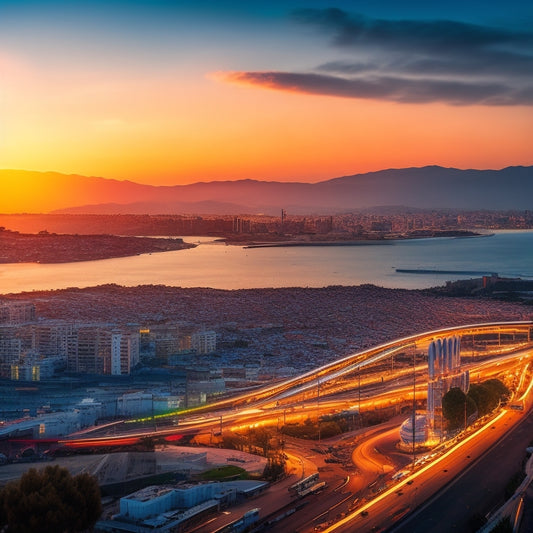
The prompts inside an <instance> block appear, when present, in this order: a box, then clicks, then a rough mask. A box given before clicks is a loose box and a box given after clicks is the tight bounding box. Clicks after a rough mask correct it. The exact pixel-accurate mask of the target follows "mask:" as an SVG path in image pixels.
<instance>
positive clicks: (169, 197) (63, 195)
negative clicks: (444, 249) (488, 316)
mask: <svg viewBox="0 0 533 533" xmlns="http://www.w3.org/2000/svg"><path fill="white" fill-rule="evenodd" d="M0 182H1V183H2V195H1V198H0V212H3V213H13V212H27V213H39V212H40V213H46V212H56V213H72V214H75V213H78V214H79V213H84V214H141V213H142V214H259V213H263V214H279V212H280V210H281V209H285V210H286V211H287V212H288V213H289V214H334V213H340V212H349V211H351V210H359V209H364V208H369V207H374V206H406V207H411V208H420V209H433V208H435V209H438V208H452V209H453V208H456V209H465V210H469V209H472V210H477V209H489V210H507V209H517V210H526V209H533V166H529V167H522V166H514V167H507V168H504V169H501V170H460V169H455V168H444V167H440V166H426V167H420V168H418V167H417V168H403V169H388V170H381V171H377V172H369V173H366V174H356V175H352V176H344V177H340V178H334V179H331V180H326V181H321V182H318V183H299V182H276V181H259V180H251V179H246V180H238V181H213V182H199V183H193V184H189V185H175V186H154V185H143V184H139V183H134V182H132V181H119V180H114V179H105V178H96V177H86V176H79V175H65V174H59V173H55V172H34V171H23V170H0Z"/></svg>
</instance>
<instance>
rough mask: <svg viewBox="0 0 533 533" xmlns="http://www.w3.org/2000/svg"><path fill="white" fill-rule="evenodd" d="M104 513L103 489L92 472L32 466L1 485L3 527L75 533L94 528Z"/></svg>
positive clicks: (22, 532) (24, 532)
mask: <svg viewBox="0 0 533 533" xmlns="http://www.w3.org/2000/svg"><path fill="white" fill-rule="evenodd" d="M101 513H102V503H101V498H100V489H99V487H98V483H97V481H96V479H95V478H94V477H92V476H91V475H89V474H78V475H76V476H71V475H70V473H69V471H68V470H67V469H66V468H61V467H59V466H47V467H46V468H44V469H43V470H36V469H35V468H30V470H28V471H27V472H26V473H25V474H23V475H22V477H21V478H20V479H19V480H18V481H11V482H10V483H8V484H7V485H6V486H5V487H3V488H2V489H0V531H9V533H28V532H32V533H57V532H63V533H75V532H81V531H87V530H90V529H92V527H93V526H94V524H95V523H96V521H97V520H98V519H99V518H100V515H101Z"/></svg>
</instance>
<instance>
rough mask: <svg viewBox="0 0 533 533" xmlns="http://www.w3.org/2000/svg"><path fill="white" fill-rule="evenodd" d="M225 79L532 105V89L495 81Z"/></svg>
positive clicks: (422, 99)
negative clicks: (514, 87)
mask: <svg viewBox="0 0 533 533" xmlns="http://www.w3.org/2000/svg"><path fill="white" fill-rule="evenodd" d="M226 79H228V80H229V81H233V82H237V83H249V84H252V85H259V86H262V87H267V88H271V89H280V90H286V91H294V92H301V93H307V94H322V95H331V96H341V97H344V98H372V99H380V100H390V101H394V102H402V103H428V102H444V103H447V104H451V105H474V104H480V105H517V104H523V105H533V91H532V90H531V89H528V90H522V91H517V90H516V89H513V88H512V87H509V86H506V85H504V84H500V83H496V82H485V83H480V82H478V83H469V82H463V81H449V80H439V79H430V78H426V79H407V78H398V77H391V76H372V77H366V78H343V77H338V76H328V75H324V74H318V73H291V72H231V73H228V74H227V75H226Z"/></svg>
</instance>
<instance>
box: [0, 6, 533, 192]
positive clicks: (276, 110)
mask: <svg viewBox="0 0 533 533" xmlns="http://www.w3.org/2000/svg"><path fill="white" fill-rule="evenodd" d="M532 27H533V6H532V5H531V4H529V3H526V2H520V1H517V0H511V1H510V2H506V3H505V4H502V3H501V2H483V3H481V2H479V1H474V2H469V3H468V5H464V3H460V2H458V1H455V0H451V1H449V2H446V3H445V4H438V5H436V4H433V3H428V2H419V1H415V0H412V1H409V2H403V3H401V4H398V3H397V2H392V1H383V2H369V1H356V0H354V1H346V0H339V1H337V2H335V3H331V2H325V1H318V0H308V1H306V2H304V3H301V2H297V1H294V0H293V1H289V2H281V1H278V0H274V1H269V2H263V1H258V2H252V3H250V2H235V1H234V2H228V1H224V0H222V1H218V2H215V1H209V0H200V1H197V2H180V1H175V2H168V1H164V0H156V1H151V2H148V1H146V0H131V1H128V2H125V1H111V2H103V1H100V0H96V1H93V2H86V1H81V2H75V3H72V2H65V1H59V0H58V1H51V0H44V1H35V0H20V1H13V0H2V1H0V35H1V36H2V37H1V39H0V71H1V72H2V74H3V80H4V81H3V84H2V88H1V92H0V94H1V101H2V107H1V116H2V121H1V127H0V168H10V169H27V170H37V171H56V172H62V173H65V174H82V175H87V176H102V177H106V178H114V179H119V180H122V179H129V180H132V181H135V182H138V183H144V184H152V185H175V184H186V183H194V182H198V181H212V180H237V179H244V178H251V179H259V180H277V181H305V182H316V181H321V180H324V179H329V178H333V177H336V176H342V175H351V174H355V173H362V172H368V171H376V170H380V169H384V168H403V167H411V166H424V165H433V164H436V165H442V166H448V167H456V168H463V169H466V168H479V169H488V168H492V169H498V168H503V167H506V166H511V165H531V164H532V163H533V160H532V154H531V143H530V129H531V124H532V122H533V120H532V119H533V75H532V72H533V31H532V30H531V28H532ZM53 194H60V192H58V191H53Z"/></svg>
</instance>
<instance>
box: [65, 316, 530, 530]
mask: <svg viewBox="0 0 533 533" xmlns="http://www.w3.org/2000/svg"><path fill="white" fill-rule="evenodd" d="M532 328H533V323H531V322H527V323H524V322H519V323H503V324H502V323H495V324H489V325H481V324H477V325H471V326H465V327H458V328H447V329H445V330H439V331H433V332H426V333H423V334H420V335H414V336H411V337H408V338H405V339H400V340H397V341H393V342H390V343H387V344H384V345H381V346H378V347H375V348H372V349H370V350H365V351H363V352H360V353H357V354H353V355H351V356H348V357H345V358H343V359H341V360H339V361H336V362H334V363H330V364H327V365H324V366H322V367H320V368H318V369H315V370H314V371H311V372H307V373H305V374H303V375H302V376H299V377H297V378H292V379H289V380H286V381H284V382H280V383H276V384H273V385H269V386H267V387H264V388H262V389H260V390H255V391H252V392H249V393H246V394H242V395H241V396H239V397H237V398H232V399H226V400H223V401H220V402H216V403H214V404H211V405H209V406H205V407H202V408H201V409H196V410H192V411H191V412H190V413H181V414H180V415H176V414H174V415H173V416H174V417H175V416H180V420H179V425H178V426H177V427H172V426H171V427H168V426H166V427H159V428H155V427H154V425H153V422H152V425H151V426H149V427H144V428H142V427H139V426H138V425H136V424H128V425H122V426H116V427H114V428H105V429H104V430H103V432H104V433H105V432H106V431H107V434H103V435H102V434H98V432H95V433H94V434H90V433H86V434H84V435H76V436H75V437H74V438H72V439H65V441H64V442H65V443H67V442H68V441H70V444H71V445H72V444H75V445H79V446H83V445H87V444H91V443H95V442H101V443H107V444H110V443H112V442H114V441H115V439H129V438H142V437H144V436H168V437H169V438H172V436H173V435H176V434H177V433H178V434H186V433H187V432H198V431H201V432H205V433H209V432H213V433H215V432H220V431H221V430H223V431H237V432H238V431H245V430H246V429H247V428H249V427H255V426H257V425H266V426H270V427H276V426H278V425H279V424H280V421H281V420H283V421H284V423H285V422H291V421H296V420H303V419H305V418H307V417H310V418H314V419H316V417H317V416H318V415H325V414H329V413H333V412H338V411H342V410H345V409H349V410H352V412H357V411H359V409H360V411H361V413H363V412H365V411H366V412H368V411H374V410H376V409H379V408H381V407H385V406H389V407H390V406H394V405H395V404H396V405H397V406H398V409H399V408H400V407H404V408H405V407H409V405H412V401H413V393H414V394H415V395H416V398H417V399H418V401H419V402H424V400H425V390H426V387H427V379H428V374H427V356H426V355H425V354H426V353H427V345H428V344H429V342H431V340H433V339H435V338H439V337H440V338H442V337H444V336H447V335H461V336H463V338H468V337H470V338H471V346H470V351H466V355H465V358H464V368H468V369H469V370H470V373H471V377H472V380H473V381H476V380H478V379H479V380H483V379H487V378H488V377H491V376H503V375H507V376H509V378H513V379H515V378H514V377H513V376H514V375H518V374H519V369H521V368H523V367H524V366H525V365H526V364H527V362H528V361H527V360H528V358H529V357H530V350H531V347H532V342H531V341H532V337H533V335H532V334H531V330H532ZM465 344H466V343H465ZM413 369H414V372H413ZM516 380H518V377H517V378H516ZM517 384H518V382H517ZM522 419H523V415H522V414H521V413H517V412H513V411H510V410H509V411H503V412H502V414H501V415H500V416H499V417H498V418H497V419H496V420H494V421H492V422H491V423H490V424H489V425H488V426H487V427H486V428H485V429H483V430H479V431H478V432H477V433H473V434H472V435H471V436H469V437H468V438H467V439H466V440H464V441H463V442H462V443H457V446H456V447H455V448H454V449H453V450H452V451H449V452H446V453H444V454H441V455H439V456H437V457H435V458H434V461H433V464H431V465H430V464H428V465H425V466H423V467H421V469H419V470H418V471H417V472H415V473H414V474H413V475H412V476H409V477H407V476H404V477H402V478H401V479H400V480H397V481H395V482H394V483H392V482H391V479H390V478H391V477H392V474H393V471H394V468H397V466H396V465H394V463H392V462H389V461H388V458H386V457H384V456H383V455H382V454H379V453H377V454H376V453H375V450H374V449H375V448H376V447H377V446H376V445H374V444H372V442H374V441H372V440H371V441H369V442H368V443H366V444H365V445H364V446H363V447H361V448H358V450H357V451H356V452H355V453H356V454H359V455H356V463H357V464H360V465H366V466H364V468H363V467H362V470H364V471H365V472H370V474H369V475H368V478H364V481H363V482H362V483H363V485H364V483H365V482H367V480H370V479H371V478H372V479H374V478H375V476H376V475H378V478H380V477H382V478H383V483H382V484H380V486H378V487H373V490H374V488H376V489H377V490H378V493H377V494H374V493H372V494H366V496H367V497H370V498H372V497H373V496H376V497H373V498H372V499H371V500H369V501H363V500H360V501H358V502H357V503H356V506H357V509H355V510H353V511H351V512H350V511H349V508H350V507H352V508H353V507H354V502H353V499H351V498H352V497H353V496H354V492H355V491H356V490H360V488H359V489H357V488H356V484H354V481H353V480H351V481H350V483H348V484H347V486H346V487H343V488H342V489H339V490H337V489H336V488H335V487H336V485H335V486H333V487H332V486H329V487H328V489H327V490H326V491H325V492H324V494H323V495H321V497H320V498H317V497H316V496H313V497H312V498H314V499H315V500H316V505H313V508H312V509H313V512H312V514H311V515H310V517H308V518H307V519H306V520H304V521H303V522H302V521H301V520H300V519H299V518H298V517H297V516H296V515H295V516H294V517H293V518H292V519H291V520H288V519H287V520H288V522H287V523H288V524H289V523H290V524H291V526H290V527H291V528H293V530H296V529H298V530H299V531H308V530H309V531H311V530H312V529H314V525H315V524H316V522H317V520H320V519H321V518H322V517H325V518H326V520H325V522H326V523H330V524H329V525H327V526H326V529H325V531H328V532H333V531H335V532H348V531H349V532H353V531H366V530H368V531H370V530H371V529H372V528H377V529H379V530H383V529H386V528H390V527H392V526H393V525H394V524H395V523H398V522H399V520H400V519H401V518H402V517H403V516H405V515H407V514H408V513H411V512H412V511H413V510H414V509H415V508H417V507H419V506H420V505H421V503H422V502H425V501H426V500H428V499H429V498H431V497H432V495H433V494H435V493H436V492H437V491H439V490H440V489H441V488H442V487H443V486H445V485H447V484H449V483H450V481H451V480H452V479H453V478H455V477H457V476H459V475H460V474H461V472H463V471H464V470H465V469H466V468H468V467H470V466H471V465H472V464H473V463H474V462H475V461H476V460H477V458H478V457H480V456H481V455H483V453H485V451H486V450H487V449H488V448H489V447H490V446H491V445H493V444H494V443H495V442H497V441H498V439H500V438H502V437H503V436H504V435H505V434H506V433H507V432H509V431H510V430H511V428H512V427H514V426H515V425H516V424H517V423H518V422H519V421H520V420H522ZM392 431H397V430H391V428H389V433H388V434H386V435H382V436H381V437H380V442H382V441H383V439H384V440H385V441H386V440H387V439H391V438H393V433H392ZM111 433H114V434H111ZM377 442H378V441H377V440H376V441H375V443H376V444H377ZM314 460H315V459H314ZM316 461H317V462H318V464H320V465H321V466H322V467H323V468H324V467H325V465H324V463H323V462H321V461H323V458H322V459H320V458H317V459H316ZM379 470H381V473H380V472H379ZM372 472H373V473H372ZM365 475H366V474H365ZM339 479H340V478H339ZM368 483H372V482H371V481H368ZM381 485H383V486H381ZM313 501H314V500H313ZM324 506H325V510H324V509H323V507H324ZM307 507H309V506H307ZM331 509H335V511H336V512H335V513H333V512H331ZM328 510H329V511H328ZM305 514H306V515H308V514H309V512H308V510H307V509H306V513H305ZM333 514H334V516H333ZM298 516H302V515H298ZM297 520H300V522H302V523H300V522H298V523H297V527H293V526H294V524H296V521H297ZM331 522H334V523H331ZM285 525H287V524H284V526H285ZM280 527H281V524H280ZM280 531H281V530H280Z"/></svg>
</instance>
